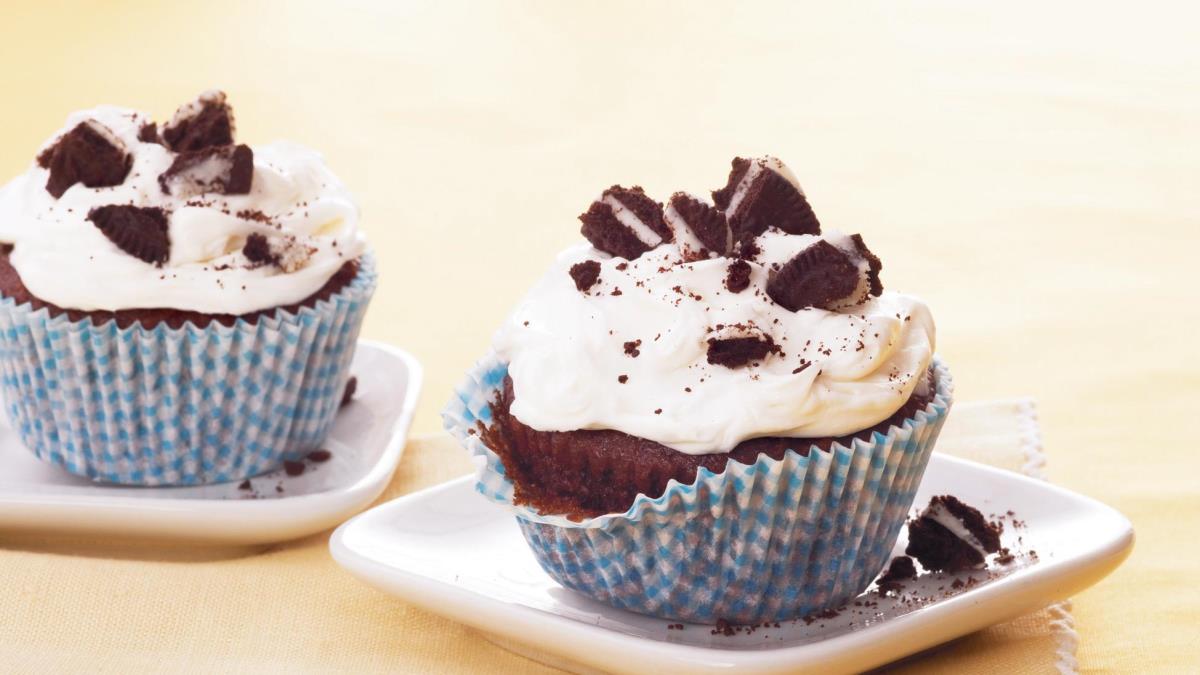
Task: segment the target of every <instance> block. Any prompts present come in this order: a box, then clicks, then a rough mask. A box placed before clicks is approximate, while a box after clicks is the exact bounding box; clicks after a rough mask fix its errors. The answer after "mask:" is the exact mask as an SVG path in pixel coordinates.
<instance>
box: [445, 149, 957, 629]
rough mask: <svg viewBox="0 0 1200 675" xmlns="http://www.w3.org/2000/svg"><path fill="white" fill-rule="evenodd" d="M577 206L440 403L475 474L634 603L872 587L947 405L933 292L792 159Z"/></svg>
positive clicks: (661, 610)
mask: <svg viewBox="0 0 1200 675" xmlns="http://www.w3.org/2000/svg"><path fill="white" fill-rule="evenodd" d="M580 220H581V221H582V223H583V227H582V234H583V236H584V237H585V238H586V239H587V243H584V244H580V245H578V246H574V247H572V248H569V249H567V250H566V251H564V252H563V253H562V254H561V255H559V257H558V259H557V260H556V261H555V262H554V263H553V265H552V266H551V268H550V271H549V272H547V273H546V275H545V276H544V277H543V278H542V279H541V280H540V281H539V282H538V283H537V284H536V285H535V286H534V287H533V289H532V290H531V291H530V292H529V294H528V295H527V296H526V297H525V298H524V300H522V301H521V303H520V304H519V305H518V306H517V308H516V309H515V311H513V313H512V315H511V316H510V318H509V319H508V320H507V322H506V323H505V325H504V326H503V327H502V328H501V329H500V330H499V332H498V333H497V334H496V336H495V339H494V341H493V350H492V352H491V353H490V354H488V355H487V356H486V357H485V358H484V359H483V360H482V361H481V362H480V363H479V364H478V365H477V367H476V369H475V370H474V371H473V372H472V373H471V374H470V375H469V376H468V378H467V379H466V381H465V382H464V384H463V385H462V386H461V387H460V388H459V391H458V392H457V395H456V396H455V397H454V399H452V400H451V402H450V404H449V406H448V407H447V408H446V410H445V412H444V418H445V421H446V426H447V428H448V429H449V430H450V431H451V432H452V433H453V434H455V435H456V436H457V437H458V438H459V439H460V440H461V441H462V442H463V443H464V445H465V446H466V448H467V449H468V450H469V451H470V452H471V453H472V454H474V455H476V456H478V457H480V458H481V467H480V471H479V474H478V484H477V488H478V490H479V491H480V492H482V493H483V494H485V495H486V496H488V497H490V498H491V499H493V500H495V501H497V502H499V503H501V504H504V505H506V506H507V507H508V508H510V509H512V510H513V512H514V513H515V514H516V517H517V521H518V523H519V525H520V527H521V531H522V532H523V533H524V535H525V537H526V539H527V541H528V543H529V545H530V547H531V548H532V550H533V552H534V554H535V556H536V557H537V559H538V561H539V562H540V563H541V565H542V567H543V568H544V569H545V570H546V571H547V572H548V573H549V574H550V575H551V576H552V577H553V578H554V579H555V580H557V581H558V582H559V583H561V584H562V585H563V586H565V587H567V588H570V589H574V590H576V591H579V592H581V593H584V594H586V595H588V596H590V597H592V598H595V599H597V600H600V601H603V602H606V603H609V604H612V605H614V606H617V607H621V608H625V609H629V610H632V611H636V612H640V613H644V614H650V615H654V616H659V617H663V618H666V619H671V620H683V621H693V622H702V623H714V622H716V621H718V620H725V621H730V622H737V623H754V622H760V621H778V620H784V619H791V618H797V617H801V616H804V615H807V614H810V613H813V612H817V611H821V610H823V609H828V608H831V607H834V606H837V605H840V604H842V603H844V602H845V601H847V600H848V599H850V598H852V597H854V596H855V595H857V594H859V593H861V592H862V591H863V590H864V589H865V588H866V587H867V586H868V585H869V584H870V582H871V580H872V579H874V578H875V577H876V576H877V575H878V573H879V572H880V570H881V569H882V568H883V566H884V564H885V563H886V561H887V559H888V555H889V553H890V551H891V549H892V547H893V545H894V544H895V541H896V538H897V535H898V534H899V530H900V528H901V526H902V525H903V523H904V519H905V516H906V514H907V512H908V510H909V508H910V506H911V504H912V500H913V496H914V494H915V491H916V488H917V485H918V483H919V482H920V479H921V475H922V473H923V472H924V470H925V465H926V463H927V461H928V459H929V454H930V452H931V451H932V448H933V444H934V441H935V439H936V437H937V433H938V431H939V429H940V428H941V425H942V422H943V421H944V420H945V417H946V414H947V412H948V410H949V407H950V398H951V388H952V385H951V380H950V375H949V373H948V371H947V370H946V368H945V367H944V366H943V365H942V364H941V362H940V361H939V360H938V359H936V358H935V357H934V353H933V352H934V325H933V320H932V318H931V315H930V312H929V309H928V308H927V307H926V306H925V304H924V303H922V302H921V301H920V300H918V299H916V298H914V297H911V296H907V295H902V294H899V293H895V292H892V291H884V289H883V283H882V279H881V276H880V273H881V270H882V262H881V261H880V259H879V258H878V257H877V256H876V255H875V254H874V253H872V251H871V250H870V249H869V248H868V247H867V245H866V242H865V241H864V239H863V238H862V237H861V236H860V235H858V234H849V235H847V234H842V233H839V232H835V231H832V230H830V231H822V227H821V224H820V222H819V221H818V219H817V217H816V215H815V214H814V212H813V209H812V208H811V206H810V204H809V202H808V199H807V197H806V195H805V193H804V191H803V190H802V189H801V187H800V185H799V183H798V182H797V180H796V177H795V176H794V175H793V174H792V172H791V171H790V170H788V168H787V167H786V166H785V165H784V164H783V163H782V162H780V161H779V160H777V159H773V158H762V159H743V158H738V159H735V160H734V161H733V168H732V171H731V173H730V175H729V178H728V181H727V183H726V185H725V186H724V187H723V188H721V189H719V190H716V191H714V192H713V193H712V200H711V202H710V201H708V200H706V199H704V198H701V197H698V196H696V195H692V194H688V193H684V192H678V193H675V194H673V195H671V196H670V198H669V199H668V200H666V203H665V204H663V203H661V202H658V201H655V200H654V199H653V198H652V197H650V196H649V195H648V194H646V192H645V191H644V190H642V189H641V188H638V187H633V188H624V187H621V186H613V187H611V188H609V189H608V190H605V191H604V192H603V194H601V196H600V198H599V199H597V200H596V201H595V202H593V203H592V204H591V205H590V207H589V208H588V209H587V211H586V212H585V213H584V214H583V215H582V216H580Z"/></svg>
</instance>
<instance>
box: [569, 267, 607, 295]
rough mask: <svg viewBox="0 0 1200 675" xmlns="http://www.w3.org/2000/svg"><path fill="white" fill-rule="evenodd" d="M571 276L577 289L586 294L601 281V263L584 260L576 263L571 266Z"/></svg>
mask: <svg viewBox="0 0 1200 675" xmlns="http://www.w3.org/2000/svg"><path fill="white" fill-rule="evenodd" d="M569 274H570V275H571V279H572V280H573V281H574V282H575V288H576V289H578V290H579V292H580V293H586V292H587V291H588V289H589V288H591V287H592V286H594V285H596V282H597V281H600V263H598V262H596V261H595V260H584V261H583V262H581V263H575V264H574V265H571V271H570V272H569Z"/></svg>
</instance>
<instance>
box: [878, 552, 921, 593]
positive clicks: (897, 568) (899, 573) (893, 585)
mask: <svg viewBox="0 0 1200 675" xmlns="http://www.w3.org/2000/svg"><path fill="white" fill-rule="evenodd" d="M916 576H917V568H916V566H915V565H913V560H912V558H910V557H908V556H906V555H901V556H896V557H895V558H892V562H891V564H890V565H888V568H887V570H886V571H885V572H884V573H883V574H881V575H880V576H879V578H878V579H876V580H875V583H876V584H878V585H879V588H880V589H881V590H882V591H884V592H885V593H888V592H892V591H896V590H899V589H900V588H902V587H903V584H902V583H901V582H903V581H904V580H906V579H912V578H914V577H916Z"/></svg>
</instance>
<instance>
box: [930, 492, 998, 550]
mask: <svg viewBox="0 0 1200 675" xmlns="http://www.w3.org/2000/svg"><path fill="white" fill-rule="evenodd" d="M921 515H922V516H925V517H927V518H929V519H931V520H933V521H934V522H935V523H937V524H938V525H941V526H942V527H944V528H946V529H947V530H950V533H951V534H953V535H954V536H956V537H958V538H959V539H961V540H963V541H964V542H966V544H967V545H968V546H970V547H971V548H973V549H975V550H976V551H978V552H979V555H981V556H983V557H984V558H986V557H987V556H988V552H987V549H986V548H985V547H984V546H983V543H982V542H980V541H979V538H978V537H976V536H975V535H974V534H972V533H971V531H970V530H968V529H967V528H966V526H964V525H963V524H962V521H961V520H959V519H958V518H957V517H955V515H954V514H953V513H950V509H947V508H946V507H944V506H942V505H941V504H940V503H937V502H934V503H933V504H930V505H929V508H928V509H926V510H925V513H923V514H921Z"/></svg>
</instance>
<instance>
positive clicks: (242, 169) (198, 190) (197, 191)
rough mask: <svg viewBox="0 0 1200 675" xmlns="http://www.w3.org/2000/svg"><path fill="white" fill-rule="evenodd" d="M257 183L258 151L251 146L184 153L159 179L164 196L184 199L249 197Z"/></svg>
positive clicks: (229, 146) (226, 146)
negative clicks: (206, 196) (255, 152)
mask: <svg viewBox="0 0 1200 675" xmlns="http://www.w3.org/2000/svg"><path fill="white" fill-rule="evenodd" d="M253 181H254V151H253V150H251V149H250V146H248V145H223V146H219V147H211V148H204V149H203V150H195V151H191V152H184V153H182V154H180V155H179V156H178V157H176V158H175V161H173V162H171V166H170V167H168V168H167V170H166V171H165V172H163V174H162V175H161V176H159V177H158V184H159V185H160V186H162V190H163V192H164V193H166V194H169V195H173V196H176V197H179V198H181V199H186V198H188V197H194V196H196V195H202V194H206V193H218V194H224V195H244V194H249V193H250V187H251V184H252V183H253Z"/></svg>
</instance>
